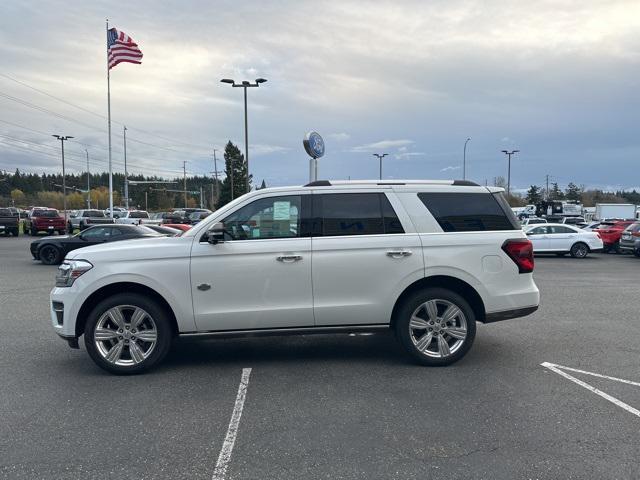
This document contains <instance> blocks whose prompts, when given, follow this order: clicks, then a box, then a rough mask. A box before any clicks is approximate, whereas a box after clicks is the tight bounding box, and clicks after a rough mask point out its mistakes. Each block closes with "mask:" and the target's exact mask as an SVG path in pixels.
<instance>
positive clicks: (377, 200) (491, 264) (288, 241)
mask: <svg viewBox="0 0 640 480" xmlns="http://www.w3.org/2000/svg"><path fill="white" fill-rule="evenodd" d="M502 192H503V189H501V188H496V187H481V186H478V185H476V184H473V183H472V182H468V181H455V182H452V181H449V182H445V181H433V182H428V181H406V182H405V181H395V182H389V181H386V182H384V183H382V184H378V182H332V183H329V182H327V181H321V182H313V183H310V184H308V185H307V186H305V187H283V188H276V189H261V190H257V191H252V192H250V193H247V194H246V195H243V196H241V197H239V198H237V199H235V200H234V201H232V202H230V203H228V204H227V205H225V206H224V207H222V208H220V209H219V210H217V211H216V212H215V213H214V214H213V215H210V216H209V217H208V218H207V219H205V220H203V221H202V222H200V223H199V224H198V225H196V226H194V227H193V228H191V229H190V230H189V231H187V232H185V233H184V234H183V235H182V236H180V237H162V238H153V239H144V240H137V241H132V242H126V243H120V244H118V245H100V246H98V247H88V248H83V249H82V250H78V251H75V252H70V253H69V254H68V255H67V259H66V260H65V262H64V263H63V264H62V265H61V266H60V268H59V271H58V275H57V277H56V287H55V288H54V289H53V290H52V292H51V321H52V325H53V329H54V330H55V332H56V333H57V334H58V335H60V336H61V337H62V338H64V339H66V340H67V341H68V343H69V345H70V346H71V347H74V348H77V347H78V337H79V336H81V335H84V344H85V346H86V348H87V352H88V354H89V355H90V356H91V358H92V359H93V360H94V361H95V362H96V364H97V365H99V366H100V367H101V368H103V369H105V370H107V371H110V372H113V373H136V372H140V371H143V370H145V369H148V368H150V367H152V366H153V365H155V364H157V363H158V362H159V361H161V360H162V358H163V357H164V356H165V355H166V354H167V352H168V351H169V348H170V346H171V342H172V340H173V339H174V338H175V336H176V335H177V334H178V335H189V334H193V333H207V334H208V335H214V336H215V335H218V336H228V335H252V336H254V335H257V334H281V333H283V332H286V333H287V334H291V333H302V334H308V333H330V332H343V333H349V332H370V331H380V330H388V329H390V328H391V329H393V330H395V332H396V336H397V338H398V339H399V341H400V342H401V344H402V345H403V346H404V348H405V349H406V351H407V353H408V355H410V356H411V357H412V358H413V359H414V360H415V361H416V362H418V363H420V364H423V365H449V364H451V363H453V362H455V361H457V360H460V359H461V358H462V357H464V355H465V354H466V353H467V352H468V351H469V349H470V348H471V345H472V343H473V340H474V338H475V334H476V322H477V321H479V322H483V323H491V322H496V321H500V320H506V319H509V318H516V317H521V316H524V315H528V314H530V313H532V312H533V311H535V310H536V309H537V308H538V304H539V299H540V294H539V291H538V288H537V287H536V285H535V283H534V280H533V275H532V271H533V268H534V260H533V252H532V245H531V242H530V241H529V240H528V239H527V238H526V236H525V234H524V232H523V231H522V230H521V228H520V224H519V223H518V221H517V219H516V218H515V216H514V215H513V212H512V211H511V209H510V208H509V205H508V204H507V202H506V200H505V198H504V196H503V193H502ZM434 234H435V235H434ZM312 239H313V242H312ZM312 285H313V288H312Z"/></svg>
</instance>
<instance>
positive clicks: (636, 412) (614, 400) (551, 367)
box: [540, 362, 640, 417]
mask: <svg viewBox="0 0 640 480" xmlns="http://www.w3.org/2000/svg"><path fill="white" fill-rule="evenodd" d="M540 365H542V366H543V367H545V368H548V369H549V370H551V371H552V372H555V373H557V374H558V375H560V376H562V377H564V378H566V379H567V380H571V381H572V382H573V383H575V384H577V385H580V386H581V387H583V388H586V389H587V390H589V391H590V392H593V393H595V394H596V395H600V396H601V397H602V398H604V399H605V400H608V401H609V402H611V403H613V404H614V405H617V406H618V407H620V408H622V409H624V410H626V411H627V412H629V413H632V414H634V415H635V416H637V417H640V410H638V409H636V408H633V407H632V406H631V405H628V404H626V403H624V402H623V401H622V400H618V399H617V398H616V397H613V396H611V395H609V394H608V393H606V392H603V391H602V390H599V389H597V388H596V387H594V386H592V385H589V384H588V383H587V382H584V381H582V380H580V379H578V378H576V377H573V376H571V375H569V374H568V373H566V372H563V371H562V370H560V369H565V370H569V371H572V372H577V373H583V374H585V375H591V376H594V377H598V378H605V379H607V380H613V381H616V382H621V383H626V384H628V385H635V386H638V387H640V383H638V382H632V381H631V380H624V379H622V378H616V377H609V376H607V375H601V374H599V373H593V372H587V371H585V370H578V369H576V368H570V367H563V366H562V365H556V364H554V363H549V362H544V363H541V364H540Z"/></svg>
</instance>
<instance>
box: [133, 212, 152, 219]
mask: <svg viewBox="0 0 640 480" xmlns="http://www.w3.org/2000/svg"><path fill="white" fill-rule="evenodd" d="M129 218H149V214H148V213H147V212H142V211H139V212H129Z"/></svg>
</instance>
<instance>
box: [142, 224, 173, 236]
mask: <svg viewBox="0 0 640 480" xmlns="http://www.w3.org/2000/svg"><path fill="white" fill-rule="evenodd" d="M144 227H145V228H150V229H151V230H153V231H154V232H157V233H160V234H162V235H169V236H171V237H175V236H176V235H182V230H180V229H179V228H172V227H167V226H166V225H153V224H150V225H144Z"/></svg>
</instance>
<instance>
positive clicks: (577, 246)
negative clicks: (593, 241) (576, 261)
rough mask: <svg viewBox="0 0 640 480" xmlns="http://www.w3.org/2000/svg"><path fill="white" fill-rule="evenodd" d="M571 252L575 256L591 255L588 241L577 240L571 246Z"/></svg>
mask: <svg viewBox="0 0 640 480" xmlns="http://www.w3.org/2000/svg"><path fill="white" fill-rule="evenodd" d="M570 253H571V256H572V257H573V258H585V257H586V256H587V255H589V247H588V245H587V244H586V243H583V242H576V243H574V244H573V245H572V246H571V252H570Z"/></svg>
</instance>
